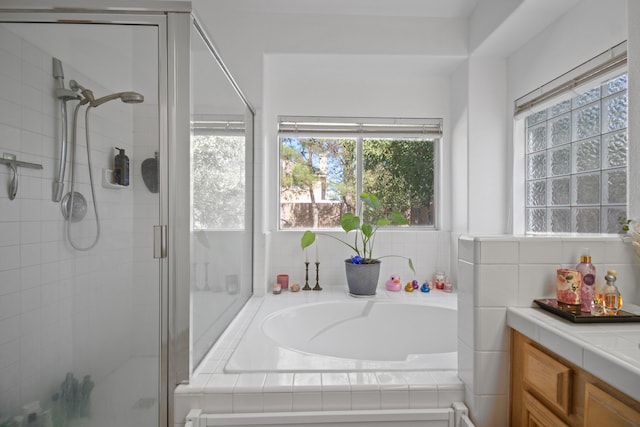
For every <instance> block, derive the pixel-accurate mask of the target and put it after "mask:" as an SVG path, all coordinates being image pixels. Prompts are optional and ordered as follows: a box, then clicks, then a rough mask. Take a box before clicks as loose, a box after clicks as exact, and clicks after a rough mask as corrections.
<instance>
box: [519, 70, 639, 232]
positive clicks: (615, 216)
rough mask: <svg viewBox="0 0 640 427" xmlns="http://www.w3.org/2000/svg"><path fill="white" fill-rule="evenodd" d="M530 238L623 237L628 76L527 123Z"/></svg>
mask: <svg viewBox="0 0 640 427" xmlns="http://www.w3.org/2000/svg"><path fill="white" fill-rule="evenodd" d="M525 123H526V133H525V135H526V145H525V150H526V159H525V162H526V163H525V175H526V176H525V227H526V232H527V233H549V232H551V233H568V232H577V233H619V232H620V220H622V219H624V218H626V215H627V75H626V74H623V75H620V76H618V77H616V78H614V79H612V80H610V81H608V82H606V83H605V84H603V85H601V86H598V87H595V88H593V89H591V90H588V91H586V92H584V93H581V94H579V95H577V96H575V97H574V98H572V99H570V100H566V101H562V102H559V103H557V104H556V105H553V106H551V107H549V108H547V109H546V110H543V111H539V112H537V113H534V114H531V115H529V116H527V117H526V121H525Z"/></svg>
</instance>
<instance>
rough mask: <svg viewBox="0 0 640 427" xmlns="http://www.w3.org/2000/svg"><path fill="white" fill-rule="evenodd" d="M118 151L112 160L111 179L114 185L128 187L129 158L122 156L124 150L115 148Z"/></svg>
mask: <svg viewBox="0 0 640 427" xmlns="http://www.w3.org/2000/svg"><path fill="white" fill-rule="evenodd" d="M116 150H118V151H119V153H118V154H116V157H115V159H114V169H113V179H114V181H115V183H116V184H118V185H123V186H128V185H129V158H128V157H127V155H126V154H124V148H118V147H116Z"/></svg>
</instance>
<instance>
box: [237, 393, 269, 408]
mask: <svg viewBox="0 0 640 427" xmlns="http://www.w3.org/2000/svg"><path fill="white" fill-rule="evenodd" d="M232 399H233V406H232V411H233V412H234V413H242V412H244V413H247V412H262V409H263V400H262V393H233V398H232Z"/></svg>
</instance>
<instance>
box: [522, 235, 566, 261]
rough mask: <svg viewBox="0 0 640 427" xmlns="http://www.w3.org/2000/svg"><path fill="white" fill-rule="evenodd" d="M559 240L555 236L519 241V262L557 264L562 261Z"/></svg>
mask: <svg viewBox="0 0 640 427" xmlns="http://www.w3.org/2000/svg"><path fill="white" fill-rule="evenodd" d="M561 242H562V241H561V240H560V239H559V238H557V237H555V238H554V237H549V238H546V237H544V238H535V239H523V240H522V241H520V254H519V264H520V265H522V264H557V263H560V262H562V261H561V260H562V259H563V258H562V256H563V252H562V244H561Z"/></svg>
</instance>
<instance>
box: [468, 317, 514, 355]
mask: <svg viewBox="0 0 640 427" xmlns="http://www.w3.org/2000/svg"><path fill="white" fill-rule="evenodd" d="M474 312H475V316H474V322H473V325H474V334H473V335H474V337H475V338H476V340H477V343H478V344H477V346H476V349H477V350H480V351H508V350H509V333H508V331H507V329H506V328H505V327H504V325H505V323H506V319H507V309H506V307H487V308H476V309H475V310H474Z"/></svg>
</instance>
